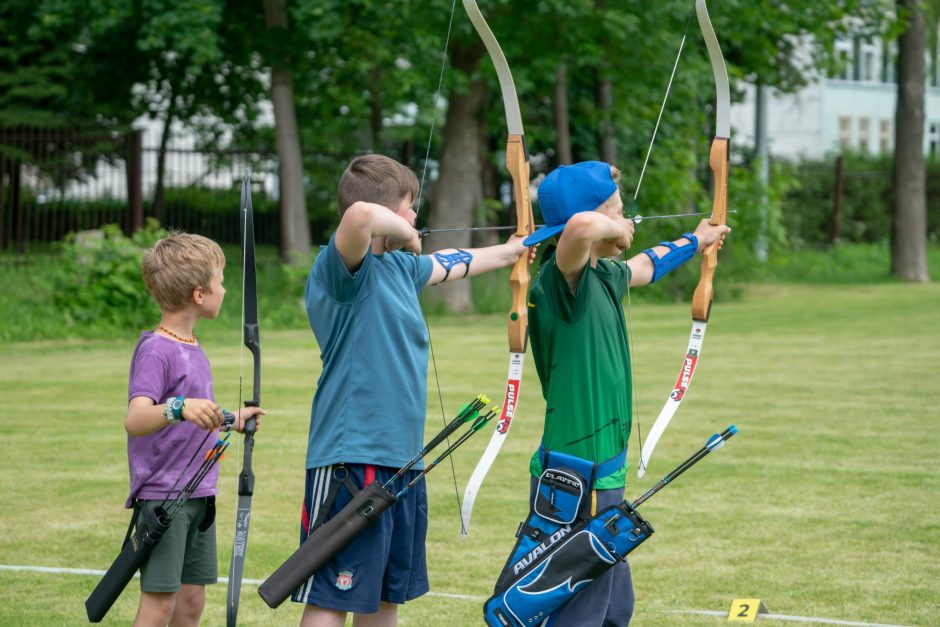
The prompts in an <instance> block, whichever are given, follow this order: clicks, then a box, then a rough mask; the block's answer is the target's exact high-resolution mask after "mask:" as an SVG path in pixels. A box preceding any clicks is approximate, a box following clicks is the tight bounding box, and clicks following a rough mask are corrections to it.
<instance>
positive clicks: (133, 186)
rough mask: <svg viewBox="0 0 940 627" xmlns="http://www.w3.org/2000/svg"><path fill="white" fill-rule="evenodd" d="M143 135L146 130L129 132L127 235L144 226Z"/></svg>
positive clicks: (125, 170)
mask: <svg viewBox="0 0 940 627" xmlns="http://www.w3.org/2000/svg"><path fill="white" fill-rule="evenodd" d="M143 136H144V132H143V131H142V130H140V129H132V130H131V131H130V132H129V133H128V134H127V154H126V157H125V161H124V172H125V174H126V175H127V221H126V222H125V224H126V225H127V227H126V234H127V235H132V234H133V233H134V232H135V231H137V230H138V229H140V228H141V227H143V226H144V190H143V166H142V163H143V159H142V153H143Z"/></svg>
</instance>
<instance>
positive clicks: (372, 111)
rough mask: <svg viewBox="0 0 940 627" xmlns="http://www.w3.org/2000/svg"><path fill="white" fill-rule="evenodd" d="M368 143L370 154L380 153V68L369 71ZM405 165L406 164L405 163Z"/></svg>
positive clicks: (374, 67)
mask: <svg viewBox="0 0 940 627" xmlns="http://www.w3.org/2000/svg"><path fill="white" fill-rule="evenodd" d="M369 131H370V133H369V135H370V137H369V141H370V145H371V151H372V152H381V151H382V148H381V146H382V68H380V67H379V66H378V65H373V66H372V69H370V70H369ZM404 163H405V164H407V163H408V162H407V161H405V162H404Z"/></svg>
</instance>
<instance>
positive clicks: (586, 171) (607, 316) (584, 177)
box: [524, 161, 730, 627]
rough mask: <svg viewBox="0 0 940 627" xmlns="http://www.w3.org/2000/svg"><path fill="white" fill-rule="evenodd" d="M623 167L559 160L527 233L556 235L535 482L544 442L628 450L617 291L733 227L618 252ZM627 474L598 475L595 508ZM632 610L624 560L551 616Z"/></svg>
mask: <svg viewBox="0 0 940 627" xmlns="http://www.w3.org/2000/svg"><path fill="white" fill-rule="evenodd" d="M619 176H620V173H619V172H618V171H617V170H616V168H613V167H612V166H610V165H609V164H606V163H602V162H599V161H586V162H583V163H577V164H574V165H570V166H561V167H559V168H558V169H556V170H554V171H553V172H552V173H550V174H549V175H548V176H547V177H546V178H545V180H544V181H543V182H542V184H541V186H540V187H539V190H538V198H539V205H540V207H541V210H542V216H543V218H544V219H545V226H544V227H542V228H541V229H539V230H537V231H536V232H535V233H533V234H532V235H530V236H529V237H528V238H526V240H525V242H524V243H525V245H526V246H532V245H535V244H539V243H541V242H543V241H545V240H547V239H549V238H551V237H554V236H559V237H558V244H557V248H556V250H555V252H554V255H553V256H552V257H551V258H549V259H547V260H546V261H545V262H544V263H543V264H542V267H541V269H540V270H539V273H538V275H537V276H536V278H535V280H534V281H533V283H532V288H531V289H530V291H529V339H530V341H531V344H532V355H533V357H534V359H535V367H536V370H537V371H538V375H539V380H540V381H541V383H542V395H543V396H544V397H545V403H546V407H545V423H544V430H543V435H542V447H540V449H539V450H538V451H536V453H535V454H534V455H533V456H532V462H531V467H530V470H531V473H532V477H533V492H534V488H535V485H534V482H535V478H537V477H538V476H539V475H541V473H542V470H543V469H542V457H543V451H544V450H549V451H557V452H560V453H566V454H570V455H575V456H577V457H580V458H582V459H586V460H589V461H591V462H595V463H598V464H600V463H602V462H606V461H608V460H611V459H614V458H616V457H617V456H618V455H620V454H622V453H623V452H624V451H625V450H626V447H627V440H628V436H629V435H630V427H631V422H630V419H631V415H630V410H631V406H630V398H631V377H630V354H629V350H628V344H627V328H626V324H625V322H624V316H623V307H622V305H621V300H622V298H623V296H624V295H625V294H626V292H627V290H628V288H629V287H637V286H641V285H647V284H649V283H651V282H653V281H654V280H657V279H659V278H660V277H661V276H663V275H664V274H666V273H667V272H669V270H671V269H673V268H675V267H677V266H678V265H681V264H682V263H684V262H686V261H688V260H689V259H690V258H691V257H692V256H694V254H695V253H696V252H698V251H701V250H702V249H703V248H704V247H705V246H707V245H709V244H711V243H712V242H715V241H718V240H723V238H724V235H725V234H726V233H728V232H729V231H730V229H729V228H728V227H726V226H712V225H711V224H709V223H708V221H707V220H702V221H701V222H700V223H699V225H698V227H697V228H696V229H695V233H694V234H692V233H686V234H684V235H683V236H682V237H681V238H679V239H678V240H676V241H675V242H670V243H663V244H660V245H659V246H655V247H653V248H650V249H647V250H646V251H644V252H642V253H640V254H638V255H636V256H634V257H631V258H630V259H629V260H628V261H626V262H624V261H621V260H620V259H619V256H620V254H621V253H622V252H623V251H625V250H626V249H628V248H629V247H630V244H631V243H632V241H633V229H634V224H633V222H632V221H631V220H629V219H627V218H624V217H623V201H622V200H621V198H620V193H619V190H618V188H617V183H616V181H617V180H618V179H619ZM626 474H627V469H626V461H625V460H624V463H623V466H622V467H621V468H620V469H619V470H614V471H613V472H612V473H610V474H606V475H605V476H602V477H599V478H598V479H597V480H596V481H595V483H594V486H593V487H594V493H593V494H592V497H593V498H592V504H593V507H592V512H591V513H592V514H596V513H597V512H599V511H601V510H602V509H604V508H605V507H608V506H610V505H615V504H617V503H619V502H620V501H622V500H623V491H624V485H625V482H626ZM533 496H534V495H533ZM632 614H633V583H632V580H631V577H630V567H629V565H628V564H627V562H626V561H624V562H623V563H621V564H617V565H616V566H614V567H613V568H612V569H610V570H608V571H607V572H606V573H604V574H603V575H602V576H600V577H598V578H597V579H595V580H594V581H593V582H592V583H591V584H590V585H588V586H587V587H586V588H584V589H583V590H581V591H580V592H578V593H577V594H576V595H575V596H574V597H573V598H572V599H571V600H570V601H568V602H567V603H566V604H565V605H564V606H562V608H561V609H560V610H559V611H557V612H555V613H554V614H552V616H551V618H550V620H549V622H548V624H550V625H605V626H611V627H614V626H620V625H627V624H629V622H630V617H631V616H632Z"/></svg>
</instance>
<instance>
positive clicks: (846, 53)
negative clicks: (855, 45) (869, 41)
mask: <svg viewBox="0 0 940 627" xmlns="http://www.w3.org/2000/svg"><path fill="white" fill-rule="evenodd" d="M836 58H837V59H838V69H837V70H836V71H835V72H834V73H833V75H832V78H835V79H838V80H843V81H847V80H849V78H850V77H851V76H852V74H851V72H852V64H853V62H852V42H850V41H837V42H836Z"/></svg>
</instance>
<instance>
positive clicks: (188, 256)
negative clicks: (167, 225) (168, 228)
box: [141, 232, 225, 311]
mask: <svg viewBox="0 0 940 627" xmlns="http://www.w3.org/2000/svg"><path fill="white" fill-rule="evenodd" d="M223 268H225V255H224V254H223V253H222V249H221V248H220V247H219V245H218V244H216V243H215V242H213V241H212V240H211V239H209V238H207V237H203V236H202V235H192V234H190V233H179V232H174V233H170V234H169V235H168V236H166V237H164V238H163V239H161V240H160V241H159V242H157V243H156V244H155V245H154V247H153V248H151V249H150V250H148V251H147V252H146V253H145V254H144V259H143V262H141V269H142V270H143V273H144V283H145V284H146V285H147V290H148V291H149V292H150V294H151V295H152V296H153V298H154V300H155V301H157V304H158V305H160V309H161V310H163V311H178V310H180V309H182V308H183V307H185V306H186V305H187V304H188V303H189V302H190V300H191V298H192V295H193V290H194V289H196V288H197V287H202V288H203V289H204V290H206V291H207V292H209V293H211V292H212V277H213V276H214V275H215V273H216V272H221V271H222V269H223Z"/></svg>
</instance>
